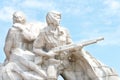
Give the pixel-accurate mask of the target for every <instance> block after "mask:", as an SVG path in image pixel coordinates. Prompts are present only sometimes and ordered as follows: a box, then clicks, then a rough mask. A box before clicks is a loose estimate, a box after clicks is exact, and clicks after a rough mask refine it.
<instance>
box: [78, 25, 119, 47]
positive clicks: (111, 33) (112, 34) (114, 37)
mask: <svg viewBox="0 0 120 80" xmlns="http://www.w3.org/2000/svg"><path fill="white" fill-rule="evenodd" d="M104 29H105V28H103V29H102V30H104ZM102 30H100V29H94V30H92V29H89V30H86V31H82V32H81V33H80V34H81V35H82V36H85V38H87V39H92V38H93V39H94V38H97V37H104V38H105V40H104V41H102V43H100V44H98V45H102V46H113V45H114V46H120V26H118V27H116V28H115V27H114V29H113V28H108V29H106V30H104V32H103V31H102Z"/></svg>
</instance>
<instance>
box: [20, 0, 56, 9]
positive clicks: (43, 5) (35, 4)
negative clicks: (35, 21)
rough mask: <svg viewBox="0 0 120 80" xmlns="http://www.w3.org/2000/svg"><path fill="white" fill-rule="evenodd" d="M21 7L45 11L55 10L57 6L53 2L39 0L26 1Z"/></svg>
mask: <svg viewBox="0 0 120 80" xmlns="http://www.w3.org/2000/svg"><path fill="white" fill-rule="evenodd" d="M21 6H24V7H27V8H37V9H38V8H39V9H43V10H48V9H54V7H55V4H54V2H52V1H39V0H25V1H23V3H22V4H21Z"/></svg>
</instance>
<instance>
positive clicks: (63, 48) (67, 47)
mask: <svg viewBox="0 0 120 80" xmlns="http://www.w3.org/2000/svg"><path fill="white" fill-rule="evenodd" d="M101 40H104V38H103V37H100V38H96V39H93V40H88V41H84V42H80V43H77V44H68V45H64V46H58V47H55V48H53V49H52V51H53V52H55V53H59V52H62V51H66V50H71V49H76V48H79V49H82V48H83V47H84V46H87V45H90V44H94V43H97V42H98V41H101Z"/></svg>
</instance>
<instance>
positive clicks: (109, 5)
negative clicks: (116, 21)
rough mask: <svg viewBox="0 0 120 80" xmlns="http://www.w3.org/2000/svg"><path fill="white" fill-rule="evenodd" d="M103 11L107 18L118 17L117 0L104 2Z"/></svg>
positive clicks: (119, 11) (118, 5)
mask: <svg viewBox="0 0 120 80" xmlns="http://www.w3.org/2000/svg"><path fill="white" fill-rule="evenodd" d="M104 5H105V9H104V11H105V12H106V14H107V15H109V16H120V1H119V0H105V1H104Z"/></svg>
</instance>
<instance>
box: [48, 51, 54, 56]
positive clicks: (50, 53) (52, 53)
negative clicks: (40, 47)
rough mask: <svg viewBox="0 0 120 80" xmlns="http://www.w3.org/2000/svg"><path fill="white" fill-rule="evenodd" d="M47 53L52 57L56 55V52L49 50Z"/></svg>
mask: <svg viewBox="0 0 120 80" xmlns="http://www.w3.org/2000/svg"><path fill="white" fill-rule="evenodd" d="M47 54H48V56H49V57H54V56H55V55H56V53H54V52H53V51H49V52H48V53H47Z"/></svg>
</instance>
